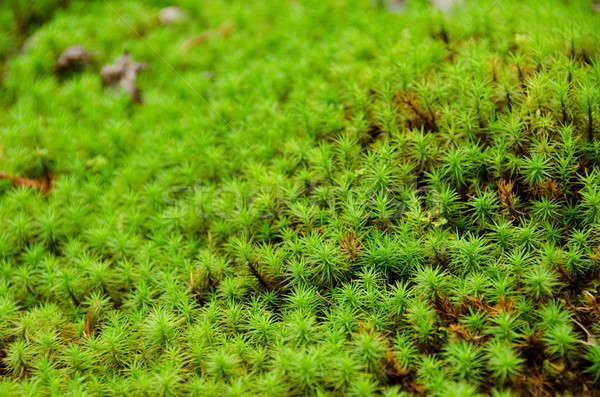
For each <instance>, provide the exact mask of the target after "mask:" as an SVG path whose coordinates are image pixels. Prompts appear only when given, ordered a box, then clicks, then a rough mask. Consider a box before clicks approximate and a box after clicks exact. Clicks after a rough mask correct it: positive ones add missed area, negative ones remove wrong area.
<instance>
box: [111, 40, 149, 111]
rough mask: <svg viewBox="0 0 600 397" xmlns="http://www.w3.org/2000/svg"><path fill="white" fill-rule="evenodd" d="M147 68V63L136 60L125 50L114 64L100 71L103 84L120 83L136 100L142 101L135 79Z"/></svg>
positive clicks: (113, 84) (112, 84)
mask: <svg viewBox="0 0 600 397" xmlns="http://www.w3.org/2000/svg"><path fill="white" fill-rule="evenodd" d="M147 68H148V65H147V64H145V63H140V62H136V61H134V60H133V58H132V57H131V54H129V53H128V52H127V51H125V52H124V53H123V55H121V56H120V57H119V58H117V59H116V60H115V62H114V63H113V64H110V65H104V66H103V67H102V70H101V71H100V76H101V77H102V84H103V85H105V86H115V85H117V84H118V85H119V86H120V87H121V88H122V89H123V90H124V91H125V92H126V93H127V94H128V95H129V96H130V97H131V99H132V100H133V101H134V102H136V103H142V95H141V92H140V89H139V88H138V87H137V86H136V85H135V79H136V77H137V74H138V73H139V72H140V71H141V70H145V69H147Z"/></svg>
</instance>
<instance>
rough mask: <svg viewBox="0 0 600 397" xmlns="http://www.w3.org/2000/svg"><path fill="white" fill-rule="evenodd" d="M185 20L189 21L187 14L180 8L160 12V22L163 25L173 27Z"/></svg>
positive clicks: (171, 7) (170, 7)
mask: <svg viewBox="0 0 600 397" xmlns="http://www.w3.org/2000/svg"><path fill="white" fill-rule="evenodd" d="M185 19H187V14H186V12H185V11H183V10H182V9H181V8H179V7H175V6H169V7H165V8H163V9H162V10H160V11H159V12H158V20H159V21H160V23H162V24H163V25H171V24H172V23H177V22H181V21H183V20H185Z"/></svg>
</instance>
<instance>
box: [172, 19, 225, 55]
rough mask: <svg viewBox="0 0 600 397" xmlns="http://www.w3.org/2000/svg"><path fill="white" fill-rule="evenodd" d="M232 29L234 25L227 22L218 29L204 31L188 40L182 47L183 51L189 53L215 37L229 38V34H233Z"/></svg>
mask: <svg viewBox="0 0 600 397" xmlns="http://www.w3.org/2000/svg"><path fill="white" fill-rule="evenodd" d="M232 29H233V24H232V23H231V22H230V21H225V22H223V23H222V24H221V26H219V27H218V28H215V29H208V30H207V31H204V32H202V33H200V34H199V35H196V36H194V37H192V38H191V39H188V40H186V41H185V42H184V43H183V45H182V46H181V49H182V50H184V51H187V50H189V49H190V48H192V47H194V46H197V45H198V44H202V43H204V42H205V41H206V40H208V39H209V38H210V37H213V36H227V35H229V33H231V30H232Z"/></svg>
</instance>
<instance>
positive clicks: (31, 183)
mask: <svg viewBox="0 0 600 397" xmlns="http://www.w3.org/2000/svg"><path fill="white" fill-rule="evenodd" d="M0 179H9V180H10V181H12V183H13V184H14V185H15V186H18V187H31V188H34V189H38V190H39V191H40V193H42V194H46V193H48V192H49V191H50V190H52V187H53V183H52V182H53V179H54V178H53V177H51V176H44V177H42V178H39V179H30V178H22V177H20V176H16V175H11V174H8V173H6V172H4V171H0Z"/></svg>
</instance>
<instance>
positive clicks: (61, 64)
mask: <svg viewBox="0 0 600 397" xmlns="http://www.w3.org/2000/svg"><path fill="white" fill-rule="evenodd" d="M91 60H92V58H91V56H90V54H89V53H88V52H87V51H86V50H85V48H83V47H82V46H80V45H72V46H70V47H67V48H66V49H65V50H64V51H63V52H62V54H60V56H59V57H58V61H57V62H56V72H57V73H58V74H63V73H65V72H68V71H72V70H76V69H81V68H82V67H83V66H85V65H87V64H89V63H90V62H91Z"/></svg>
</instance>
